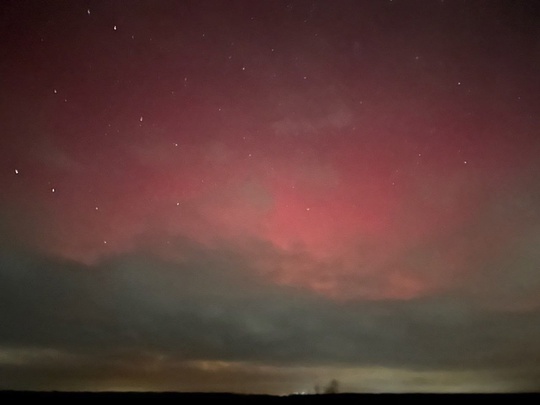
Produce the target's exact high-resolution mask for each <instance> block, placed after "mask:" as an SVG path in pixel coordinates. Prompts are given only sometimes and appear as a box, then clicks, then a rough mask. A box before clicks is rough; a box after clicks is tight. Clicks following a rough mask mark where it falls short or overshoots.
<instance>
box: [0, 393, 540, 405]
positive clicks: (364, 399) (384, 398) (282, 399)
mask: <svg viewBox="0 0 540 405" xmlns="http://www.w3.org/2000/svg"><path fill="white" fill-rule="evenodd" d="M493 399H501V400H504V401H508V403H520V404H521V403H524V402H526V403H535V404H537V403H540V402H539V401H540V394H497V395H490V394H334V395H289V396H271V395H237V394H219V393H205V394H203V393H173V392H164V393H156V392H28V391H0V403H11V402H6V401H25V400H29V401H62V400H65V401H70V402H71V401H87V402H92V403H97V402H101V401H109V400H110V401H128V402H127V403H132V402H133V401H135V402H137V401H141V402H143V401H144V402H145V403H153V402H156V401H157V402H160V401H162V402H167V403H175V404H179V403H186V404H189V403H193V402H195V401H210V403H212V404H216V403H234V404H238V403H240V404H244V403H256V404H261V403H262V404H274V403H276V404H277V403H285V404H290V403H298V404H307V403H336V402H340V401H341V402H348V403H351V402H352V403H359V404H382V403H398V402H399V403H402V401H412V402H405V403H413V404H419V403H421V404H440V403H443V402H444V403H452V404H457V403H460V402H461V401H468V400H472V401H483V400H487V401H490V400H493ZM516 401H517V402H516ZM32 403H36V402H32ZM477 403H478V402H477Z"/></svg>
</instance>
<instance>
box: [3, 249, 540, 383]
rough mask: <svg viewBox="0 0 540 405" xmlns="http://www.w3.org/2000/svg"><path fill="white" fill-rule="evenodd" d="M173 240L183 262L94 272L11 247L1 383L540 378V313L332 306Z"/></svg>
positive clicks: (434, 305)
mask: <svg viewBox="0 0 540 405" xmlns="http://www.w3.org/2000/svg"><path fill="white" fill-rule="evenodd" d="M182 245H183V246H182ZM187 245H189V249H187V250H186V249H185V248H186V246H187ZM177 247H178V249H179V251H189V252H190V253H189V254H187V255H186V256H184V260H183V261H181V262H178V261H166V260H163V259H158V258H156V257H154V256H152V255H150V254H146V255H144V254H126V255H121V256H117V257H111V258H109V259H107V260H103V261H101V262H99V263H97V264H95V265H92V266H85V265H81V264H78V263H74V262H68V261H63V260H59V259H55V258H53V257H46V256H40V255H38V254H36V253H31V252H28V251H24V250H17V249H14V248H11V249H7V248H5V247H4V248H3V249H2V252H1V255H0V269H1V270H0V301H1V305H0V323H1V324H2V325H3V327H2V328H1V329H0V352H1V355H0V364H1V366H0V373H1V374H2V375H3V376H4V378H2V381H4V386H3V388H13V387H50V388H63V387H64V388H65V387H67V388H71V389H76V388H77V387H79V388H80V387H84V386H85V384H87V383H88V381H98V380H99V381H100V382H99V384H97V385H95V386H96V387H98V386H103V387H105V386H106V385H107V384H111V385H110V386H111V387H114V386H126V384H127V385H129V384H135V382H136V381H143V380H144V379H145V378H146V377H148V378H149V380H148V381H147V384H150V388H156V389H158V388H160V387H161V388H162V387H177V388H178V387H180V388H181V387H182V386H183V385H182V384H183V382H182V381H184V383H185V384H187V385H186V386H189V387H197V386H198V385H196V384H195V385H192V384H191V383H189V384H188V383H187V382H188V381H190V382H192V381H196V380H197V379H198V378H202V377H201V376H202V375H205V376H206V377H209V380H208V382H209V384H210V385H209V386H212V384H215V387H224V388H225V387H228V386H227V383H226V381H229V383H230V385H229V387H233V388H235V389H238V387H240V385H238V383H235V384H233V383H232V379H234V380H235V381H237V382H238V381H244V382H245V380H246V379H248V380H249V379H250V378H252V379H256V376H257V373H260V375H259V377H260V381H258V382H257V384H254V385H250V386H253V387H260V389H261V390H263V391H264V389H266V388H268V387H269V386H267V385H265V384H270V381H268V378H269V375H274V377H273V378H276V379H278V380H280V381H286V380H289V381H291V382H292V381H304V383H305V379H306V376H308V377H309V378H311V379H314V378H317V377H316V376H317V375H320V373H319V374H317V373H316V370H319V369H321V368H323V369H324V368H325V367H326V368H330V369H331V367H335V366H336V365H339V366H340V367H344V368H347V367H348V368H353V369H354V368H370V367H385V368H388V369H396V370H410V371H411V372H418V373H422V372H426V371H433V372H449V373H466V372H472V371H476V372H478V373H482V372H484V373H485V372H486V370H489V371H490V372H492V373H495V371H497V372H498V373H499V374H500V375H502V376H505V375H506V373H507V374H508V375H509V376H510V377H512V376H515V375H519V379H518V378H517V377H516V378H515V380H516V384H517V381H518V380H521V384H522V385H516V386H515V387H516V388H517V389H521V388H523V387H525V386H527V384H529V383H530V384H533V383H534V381H535V378H536V376H537V375H538V373H540V370H538V364H539V363H540V344H539V343H538V342H540V309H539V308H538V307H536V308H533V309H528V310H519V311H516V310H504V309H490V308H485V309H479V307H478V305H474V303H473V301H472V300H470V299H469V298H468V297H465V298H463V296H462V295H461V296H460V294H459V292H456V294H455V295H452V293H449V294H447V296H446V297H437V298H423V299H416V300H410V301H399V300H398V301H373V302H370V301H344V302H336V301H332V300H329V299H325V298H323V297H321V296H318V295H314V294H313V293H307V292H305V291H301V290H298V289H294V288H291V287H278V286H276V285H274V284H271V283H268V282H267V281H264V280H263V279H262V278H258V277H257V276H255V274H256V272H253V271H252V270H251V269H250V268H249V265H248V263H246V261H245V260H244V259H242V258H241V257H239V256H237V255H236V254H235V253H234V252H231V251H226V250H223V251H219V250H208V249H205V248H203V247H202V246H197V245H194V244H193V243H187V242H186V241H183V242H178V246H177ZM276 254H277V253H276ZM502 281H504V280H502ZM517 365H519V366H517ZM257 367H259V368H257ZM261 367H262V368H261ZM264 367H266V369H265V368H264ZM288 367H289V368H288ZM302 367H304V368H305V369H303V370H301V368H302ZM516 367H517V369H516ZM251 368H253V370H259V371H258V372H255V374H253V373H252V372H251V371H249V370H250V369H251ZM261 370H263V371H261ZM294 370H296V371H294ZM327 372H328V371H327ZM335 372H337V373H339V372H338V371H335ZM528 373H530V379H529V378H526V377H524V375H525V376H526V375H528ZM303 374H305V375H303ZM45 375H47V377H45ZM177 375H178V376H181V377H178V378H179V380H178V381H177V382H175V378H176V377H173V376H177ZM65 376H67V377H65ZM105 376H108V377H105ZM218 376H219V377H218ZM64 377H65V378H64ZM206 377H204V378H206ZM510 377H509V378H510ZM212 378H215V379H216V381H217V380H219V379H220V378H225V380H219V381H221V383H219V384H218V382H216V381H214V380H212ZM423 378H428V379H429V378H431V377H423ZM512 378H513V377H512ZM228 379H230V380H228ZM488 380H489V379H488ZM122 381H124V383H122ZM128 381H130V382H129V384H128ZM213 381H214V382H213ZM264 381H266V382H264ZM510 381H513V380H512V379H511V380H510ZM527 381H529V383H527ZM12 384H14V385H12ZM115 384H117V385H115ZM122 384H124V385H122ZM190 384H191V385H190ZM220 384H221V385H220ZM292 385H294V384H292ZM360 385H361V384H360V381H359V386H360ZM263 386H264V387H266V388H262V387H263ZM351 388H353V387H351ZM357 388H358V387H357ZM510 388H512V389H513V387H510ZM254 389H255V388H254ZM275 390H277V388H274V389H272V391H274V392H275Z"/></svg>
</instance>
